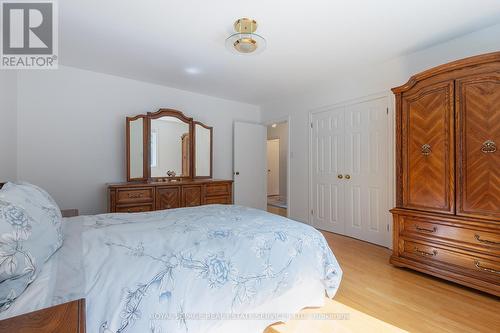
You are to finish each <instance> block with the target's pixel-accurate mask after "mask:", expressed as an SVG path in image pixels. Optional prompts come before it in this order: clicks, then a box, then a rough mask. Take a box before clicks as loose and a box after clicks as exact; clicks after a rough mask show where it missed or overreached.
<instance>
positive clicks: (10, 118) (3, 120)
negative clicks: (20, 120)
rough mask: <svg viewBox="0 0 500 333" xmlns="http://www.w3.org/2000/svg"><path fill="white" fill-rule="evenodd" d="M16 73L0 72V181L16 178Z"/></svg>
mask: <svg viewBox="0 0 500 333" xmlns="http://www.w3.org/2000/svg"><path fill="white" fill-rule="evenodd" d="M16 96H17V73H16V72H15V71H10V70H3V71H1V72H0V182H4V181H8V180H16V178H17V149H16V139H17V105H16V103H17V100H16Z"/></svg>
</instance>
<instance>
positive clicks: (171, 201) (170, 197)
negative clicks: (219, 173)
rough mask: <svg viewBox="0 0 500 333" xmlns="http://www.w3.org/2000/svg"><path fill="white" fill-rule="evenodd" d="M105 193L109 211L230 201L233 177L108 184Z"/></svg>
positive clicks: (131, 211) (125, 211) (141, 209)
mask: <svg viewBox="0 0 500 333" xmlns="http://www.w3.org/2000/svg"><path fill="white" fill-rule="evenodd" d="M108 194H109V211H110V212H111V213H137V212H149V211H153V210H162V209H170V208H180V207H193V206H200V205H209V204H232V203H233V181H232V180H216V179H193V180H177V181H164V182H154V181H153V182H129V183H119V184H109V185H108Z"/></svg>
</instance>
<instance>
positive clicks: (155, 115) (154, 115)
mask: <svg viewBox="0 0 500 333" xmlns="http://www.w3.org/2000/svg"><path fill="white" fill-rule="evenodd" d="M162 117H175V118H177V119H179V120H181V121H183V122H185V123H187V124H188V129H189V134H188V135H189V149H188V151H189V166H188V168H189V175H188V176H175V177H167V175H165V176H162V177H152V176H151V167H150V166H149V165H148V170H149V171H148V172H149V179H150V180H153V181H154V180H159V179H164V178H168V179H176V180H181V179H192V178H193V169H194V168H193V164H194V161H193V130H194V127H193V118H190V117H187V116H186V115H185V114H184V113H182V112H181V111H177V110H174V109H159V110H158V111H156V112H148V121H147V122H148V124H149V125H148V126H149V128H148V133H147V134H148V135H147V136H148V141H147V145H148V148H147V152H148V153H147V155H148V161H149V160H150V158H151V151H150V150H151V149H150V148H151V120H153V119H159V118H162Z"/></svg>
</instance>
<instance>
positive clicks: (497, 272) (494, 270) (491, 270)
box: [474, 260, 500, 274]
mask: <svg viewBox="0 0 500 333" xmlns="http://www.w3.org/2000/svg"><path fill="white" fill-rule="evenodd" d="M474 265H475V266H476V268H477V269H479V270H480V271H485V272H489V273H496V274H500V271H497V270H496V269H493V268H489V267H484V266H481V263H480V262H479V260H474Z"/></svg>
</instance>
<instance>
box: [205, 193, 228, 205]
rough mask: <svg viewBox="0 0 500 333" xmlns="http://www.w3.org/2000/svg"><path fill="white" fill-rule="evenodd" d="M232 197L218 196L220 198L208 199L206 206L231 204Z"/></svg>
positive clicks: (206, 199)
mask: <svg viewBox="0 0 500 333" xmlns="http://www.w3.org/2000/svg"><path fill="white" fill-rule="evenodd" d="M231 203H232V202H231V197H230V196H227V195H226V196H218V197H206V198H205V204H206V205H214V204H223V205H226V204H231Z"/></svg>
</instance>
